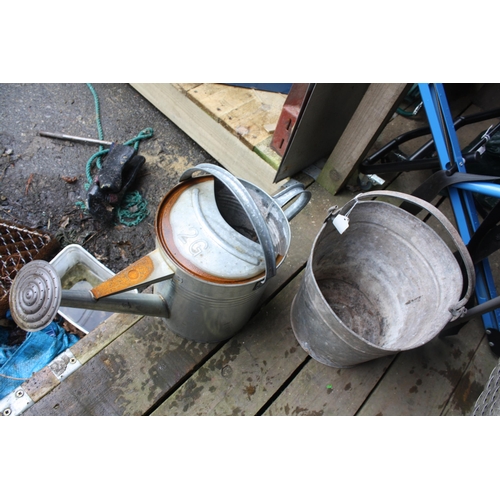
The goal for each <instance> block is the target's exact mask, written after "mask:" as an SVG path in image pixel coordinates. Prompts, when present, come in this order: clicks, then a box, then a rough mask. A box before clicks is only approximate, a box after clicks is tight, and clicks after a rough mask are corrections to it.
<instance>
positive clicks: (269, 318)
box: [152, 278, 307, 416]
mask: <svg viewBox="0 0 500 500" xmlns="http://www.w3.org/2000/svg"><path fill="white" fill-rule="evenodd" d="M299 282H300V280H299V279H297V278H296V279H294V280H293V282H292V283H291V284H289V285H288V286H287V287H286V288H285V289H284V290H283V291H282V292H281V293H279V294H278V295H277V296H276V297H275V298H274V299H273V300H272V301H271V302H270V303H269V304H268V305H267V306H266V307H264V308H263V309H262V310H261V311H260V312H259V314H257V316H255V317H254V319H253V320H252V321H251V322H250V323H249V324H248V325H247V326H246V327H245V328H244V329H243V330H242V332H240V333H239V334H237V335H236V336H235V337H233V338H232V339H231V340H230V341H229V342H228V343H227V344H226V345H225V346H224V347H223V348H222V349H221V350H220V351H219V352H217V353H216V354H215V356H213V357H212V358H211V359H210V360H209V361H208V362H207V363H206V364H205V365H203V366H202V367H200V368H199V369H198V370H197V372H196V373H195V374H194V375H193V376H192V377H191V378H190V379H189V380H188V381H187V382H186V383H185V384H184V385H183V386H181V387H180V388H179V389H178V390H177V391H176V392H175V393H174V394H173V395H172V396H171V397H169V398H168V399H167V400H166V401H165V402H164V403H163V404H162V405H161V406H160V407H159V408H158V409H157V410H155V411H154V412H153V413H152V415H153V416H162V415H163V416H166V415H172V416H173V415H176V416H179V415H184V416H187V415H255V414H257V413H258V412H259V410H260V409H261V408H262V407H263V406H264V405H265V404H266V403H267V401H268V400H269V398H270V397H272V395H273V394H274V393H275V392H276V391H278V390H279V389H280V387H281V386H282V385H283V384H284V383H285V382H286V380H287V379H288V378H289V377H290V376H291V375H292V374H293V372H294V371H295V370H296V369H297V367H298V366H299V365H300V364H301V363H302V362H303V361H304V360H305V359H306V358H307V354H306V353H305V352H304V351H303V350H302V348H301V347H300V345H299V344H298V342H297V340H296V339H295V336H294V334H293V331H292V328H291V325H290V305H291V302H292V300H293V297H294V296H295V293H296V291H297V289H298V286H299Z"/></svg>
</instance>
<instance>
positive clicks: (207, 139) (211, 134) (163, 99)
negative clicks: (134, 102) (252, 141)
mask: <svg viewBox="0 0 500 500" xmlns="http://www.w3.org/2000/svg"><path fill="white" fill-rule="evenodd" d="M131 85H132V87H134V88H135V89H136V90H137V91H138V92H139V93H141V94H142V95H143V96H144V97H145V98H146V99H148V100H149V101H150V102H151V103H152V104H153V105H154V106H156V107H157V108H158V109H159V110H160V111H161V112H162V113H164V114H165V115H166V116H167V117H168V118H169V119H170V120H172V121H173V122H174V123H175V124H176V125H177V126H178V127H180V128H181V129H182V130H183V131H184V132H185V133H186V134H188V135H189V136H190V137H191V138H192V139H193V140H194V141H196V142H197V143H198V144H199V145H200V146H201V147H202V148H203V149H205V150H206V151H207V152H208V153H209V154H210V155H211V156H213V157H214V158H215V159H216V160H217V161H218V162H219V163H220V164H221V165H223V166H224V167H225V168H227V169H228V170H229V171H230V172H232V173H233V174H234V175H236V176H237V177H242V178H244V179H246V180H248V181H250V182H252V183H254V184H256V185H257V186H259V187H260V188H262V189H264V190H265V191H266V192H267V193H270V194H271V193H274V192H276V191H277V190H278V188H279V186H280V185H282V184H284V181H282V182H281V183H274V176H275V174H276V172H275V170H274V169H273V167H272V166H271V165H270V164H269V163H267V162H266V161H265V160H264V159H262V158H261V157H260V156H259V155H257V154H255V153H254V152H253V151H251V150H250V149H249V148H248V147H247V146H246V145H245V144H244V143H243V142H242V141H241V140H240V139H239V138H238V137H236V136H235V135H233V134H232V133H231V132H230V131H229V130H227V129H226V128H225V127H224V126H222V125H221V124H220V123H217V122H216V121H215V120H214V119H213V118H212V117H210V116H209V115H208V114H207V113H206V112H205V111H204V110H203V109H201V108H200V107H199V106H197V104H195V103H194V102H193V101H192V100H191V99H189V98H188V97H187V96H186V95H185V94H183V93H182V92H180V91H179V90H177V89H176V88H175V87H174V86H173V85H172V84H168V83H163V84H154V83H132V84H131Z"/></svg>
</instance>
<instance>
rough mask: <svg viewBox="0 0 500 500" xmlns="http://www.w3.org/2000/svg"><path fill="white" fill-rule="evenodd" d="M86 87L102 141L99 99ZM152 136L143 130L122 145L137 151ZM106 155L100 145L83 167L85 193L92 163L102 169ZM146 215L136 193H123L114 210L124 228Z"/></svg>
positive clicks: (140, 199) (88, 183)
mask: <svg viewBox="0 0 500 500" xmlns="http://www.w3.org/2000/svg"><path fill="white" fill-rule="evenodd" d="M87 87H88V88H89V90H90V92H92V95H93V97H94V105H95V115H96V123H97V132H98V135H99V140H100V141H103V140H104V133H103V131H102V124H101V110H100V105H99V97H98V95H97V92H96V91H95V89H94V87H93V86H92V84H90V83H87ZM153 134H154V130H153V129H152V128H151V127H148V128H145V129H144V130H141V132H139V134H137V136H135V137H134V138H133V139H130V140H129V141H127V142H125V143H124V145H125V146H132V145H133V147H134V149H135V150H136V151H138V150H139V143H140V142H141V141H142V140H143V139H149V138H150V137H153ZM108 153H109V149H105V148H104V146H102V145H100V146H99V151H98V152H97V153H94V154H93V155H92V156H91V157H90V158H89V160H88V161H87V164H86V166H85V172H86V174H87V182H86V184H85V189H86V190H87V191H88V190H89V189H90V186H91V185H92V183H93V177H92V167H93V165H94V162H95V164H96V166H97V168H98V169H99V170H100V169H101V168H102V162H101V157H103V156H104V155H106V154H108ZM77 205H78V206H80V207H82V205H83V206H85V205H84V204H83V203H82V202H77ZM132 208H134V210H131V209H132ZM148 215H149V209H148V204H147V201H146V200H145V199H144V198H143V197H142V196H141V194H140V193H139V192H138V191H132V192H127V193H125V196H124V197H123V200H122V202H121V204H120V206H119V207H118V208H117V209H116V216H117V219H118V222H119V223H120V224H123V225H125V226H136V225H137V224H139V223H140V222H142V221H143V220H144V219H145V218H146V217H147V216H148Z"/></svg>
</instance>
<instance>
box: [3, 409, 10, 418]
mask: <svg viewBox="0 0 500 500" xmlns="http://www.w3.org/2000/svg"><path fill="white" fill-rule="evenodd" d="M11 413H12V410H11V409H10V408H5V410H4V411H3V413H2V415H3V416H4V417H8V416H9V415H10V414H11Z"/></svg>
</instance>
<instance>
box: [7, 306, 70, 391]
mask: <svg viewBox="0 0 500 500" xmlns="http://www.w3.org/2000/svg"><path fill="white" fill-rule="evenodd" d="M9 316H10V313H9V312H7V317H9ZM8 339H9V331H8V330H7V329H5V328H3V327H0V399H2V398H4V397H5V396H7V395H8V394H10V393H11V392H12V391H13V390H14V389H15V388H16V387H18V386H20V385H21V384H22V383H23V382H24V381H25V380H27V379H29V378H30V377H31V376H32V375H33V373H35V372H37V371H39V370H41V369H42V368H44V367H45V366H47V365H48V364H49V363H50V362H51V361H52V360H53V359H54V358H55V357H56V356H58V355H59V354H61V353H62V352H64V351H65V350H66V349H68V348H69V347H71V346H72V345H73V344H74V343H76V342H77V341H78V337H77V336H76V335H72V334H70V333H67V332H66V330H64V328H62V326H60V325H59V324H58V323H56V322H55V321H53V322H52V323H51V324H50V325H49V326H47V327H46V328H44V329H43V330H39V331H37V332H28V333H27V334H26V340H24V342H23V343H22V344H20V345H16V346H9V345H8V344H7V343H8Z"/></svg>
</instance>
